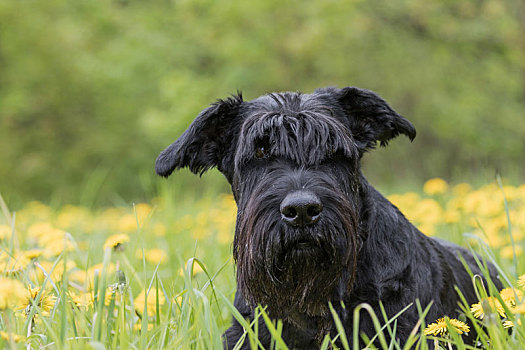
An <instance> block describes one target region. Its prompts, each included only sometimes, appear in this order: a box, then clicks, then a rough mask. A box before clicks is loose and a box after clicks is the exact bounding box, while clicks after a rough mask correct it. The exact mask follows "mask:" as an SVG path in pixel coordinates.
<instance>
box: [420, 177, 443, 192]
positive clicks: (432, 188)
mask: <svg viewBox="0 0 525 350" xmlns="http://www.w3.org/2000/svg"><path fill="white" fill-rule="evenodd" d="M447 191H448V184H447V182H446V181H445V180H443V179H441V178H438V177H436V178H434V179H430V180H428V181H427V182H425V184H424V185H423V192H425V193H426V194H428V195H431V196H432V195H435V194H443V193H445V192H447Z"/></svg>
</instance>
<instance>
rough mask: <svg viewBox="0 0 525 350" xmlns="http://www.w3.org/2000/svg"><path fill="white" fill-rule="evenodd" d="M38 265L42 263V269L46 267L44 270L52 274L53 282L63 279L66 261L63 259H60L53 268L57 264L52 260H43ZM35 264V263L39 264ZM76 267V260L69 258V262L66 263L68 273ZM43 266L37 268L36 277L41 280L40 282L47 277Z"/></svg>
mask: <svg viewBox="0 0 525 350" xmlns="http://www.w3.org/2000/svg"><path fill="white" fill-rule="evenodd" d="M37 264H38V265H40V267H41V268H42V269H44V271H45V272H46V274H47V275H50V278H51V280H52V281H53V282H60V281H62V277H63V275H64V261H63V260H61V261H59V262H58V263H57V264H56V266H55V268H54V269H53V266H54V265H55V264H54V263H52V262H49V261H41V262H39V263H37ZM37 264H35V265H37ZM75 267H76V264H75V262H74V261H72V260H68V261H67V263H66V267H65V268H66V273H67V272H68V271H71V270H73V269H74V268H75ZM41 268H37V269H36V278H37V280H38V281H39V282H40V283H43V282H44V280H45V278H46V275H45V274H44V271H42V269H41Z"/></svg>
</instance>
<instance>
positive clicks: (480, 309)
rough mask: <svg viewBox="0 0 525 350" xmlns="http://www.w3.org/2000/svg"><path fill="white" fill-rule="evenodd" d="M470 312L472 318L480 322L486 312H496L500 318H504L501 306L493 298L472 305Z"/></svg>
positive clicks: (503, 310)
mask: <svg viewBox="0 0 525 350" xmlns="http://www.w3.org/2000/svg"><path fill="white" fill-rule="evenodd" d="M470 311H471V312H472V314H473V315H474V317H476V318H479V319H480V320H481V319H483V317H485V313H486V312H487V311H490V312H494V311H496V312H497V313H498V314H499V315H500V316H501V317H505V309H504V308H503V306H502V305H501V303H500V302H499V300H498V299H496V298H494V297H488V298H487V299H483V300H482V301H480V302H479V303H476V304H472V306H471V307H470Z"/></svg>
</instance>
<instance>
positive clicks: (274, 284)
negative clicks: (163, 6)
mask: <svg viewBox="0 0 525 350" xmlns="http://www.w3.org/2000/svg"><path fill="white" fill-rule="evenodd" d="M399 134H403V135H405V136H407V137H408V138H409V139H410V140H413V139H414V137H415V136H416V131H415V128H414V126H413V125H412V124H411V123H410V122H409V121H408V120H406V119H405V118H404V117H402V116H401V115H399V114H398V113H396V112H395V111H394V110H393V109H392V108H391V107H390V106H389V105H388V104H387V103H386V102H385V101H384V100H383V99H381V98H380V97H379V96H377V95H376V94H375V93H373V92H371V91H368V90H363V89H359V88H355V87H347V88H343V89H336V88H324V89H318V90H316V91H315V92H314V93H313V94H300V93H274V94H268V95H265V96H261V97H259V98H257V99H255V100H253V101H249V102H244V101H243V99H242V97H241V96H240V94H239V95H238V96H234V97H231V98H229V99H226V100H219V101H218V102H216V103H214V104H213V105H212V106H211V107H209V108H207V109H205V110H204V111H203V112H201V113H200V114H199V116H197V118H196V119H195V120H194V121H193V123H192V124H191V125H190V127H189V128H188V130H186V131H185V132H184V134H183V135H182V136H181V137H180V138H179V139H178V140H177V141H175V142H174V143H173V144H172V145H170V146H169V147H168V148H167V149H166V150H164V151H163V152H162V153H161V154H160V155H159V157H158V159H157V163H156V171H157V173H158V174H159V175H162V176H169V175H170V174H171V173H172V171H173V170H174V169H178V168H183V167H188V168H189V169H190V170H191V171H192V172H194V173H197V174H202V173H203V172H204V171H206V170H207V169H209V168H211V167H214V166H216V167H218V169H219V170H220V171H221V172H222V173H223V174H224V175H225V177H226V179H227V180H228V182H229V183H230V184H231V187H232V191H233V195H234V197H235V200H236V202H237V206H238V214H237V225H236V229H235V238H234V244H233V256H234V258H235V261H236V264H237V286H238V290H237V293H236V296H235V301H234V303H235V306H236V307H237V309H238V310H239V312H240V313H241V314H242V315H243V316H244V317H246V318H249V319H253V317H254V315H253V314H254V307H255V306H256V305H257V304H261V305H264V306H266V307H267V309H266V310H267V312H268V314H269V315H270V316H271V317H273V318H279V319H282V320H283V322H284V328H283V337H284V339H285V341H286V342H287V343H288V344H289V345H290V347H294V348H298V349H311V348H315V347H317V346H319V344H320V341H321V340H322V339H323V337H324V335H325V334H327V333H332V334H335V333H336V331H335V326H334V323H333V320H332V315H331V313H330V311H329V309H328V302H331V303H332V304H333V306H334V308H335V309H336V311H337V313H338V315H339V317H340V318H341V320H342V322H343V324H344V326H345V329H346V330H347V333H348V334H347V336H348V337H349V338H350V337H351V335H352V331H351V329H352V312H353V309H354V308H355V306H357V305H358V304H360V303H364V302H365V303H368V304H370V305H371V306H372V307H373V308H374V310H375V311H376V313H377V314H378V315H380V314H381V312H380V306H379V303H380V302H381V303H382V304H383V305H384V307H385V309H386V313H387V315H388V316H389V317H392V316H393V315H395V314H396V313H397V312H399V311H400V310H402V309H403V308H404V307H405V306H407V305H408V304H410V303H415V301H416V299H419V301H420V302H421V304H422V305H423V306H426V305H428V304H429V303H431V302H432V303H433V305H432V307H431V308H430V311H429V313H428V315H427V317H426V320H427V321H428V322H432V321H434V320H435V319H437V318H438V317H441V316H443V315H449V316H452V317H453V316H455V315H457V313H458V302H459V298H458V296H457V294H456V292H455V290H454V286H458V287H459V289H460V290H461V291H462V292H463V294H464V296H465V297H466V299H467V301H468V302H471V303H474V302H476V296H475V293H474V289H473V287H472V282H471V278H470V276H469V274H468V273H467V272H466V270H465V269H464V267H463V265H462V263H461V261H460V259H459V258H458V253H460V255H462V256H463V257H465V259H466V261H467V262H468V263H469V266H470V269H471V270H472V271H473V273H475V274H480V275H481V274H482V273H481V271H480V269H479V268H478V266H477V264H476V263H475V261H474V258H473V257H472V255H471V254H470V252H468V251H467V250H465V249H463V248H460V247H458V246H456V245H453V244H451V243H447V242H444V241H440V240H437V239H434V238H430V237H427V236H425V235H423V234H422V233H421V232H419V230H418V229H417V228H416V227H414V226H413V225H412V224H411V223H410V222H409V221H408V220H407V219H406V218H405V217H404V216H403V214H402V213H401V212H399V210H398V209H397V208H396V207H395V206H394V205H393V204H391V203H390V202H389V201H388V200H387V199H385V198H384V197H383V196H382V195H381V194H379V193H378V192H377V191H376V190H375V189H374V188H373V187H372V186H371V185H370V184H369V183H368V182H367V180H366V179H365V177H364V176H363V175H362V173H361V170H360V167H359V162H360V159H361V157H362V156H363V154H364V153H365V152H366V151H368V150H371V149H373V148H374V147H375V146H376V145H377V143H378V142H379V143H380V145H382V146H385V145H386V144H387V143H388V141H389V140H391V139H392V138H394V137H396V136H397V135H399ZM290 193H295V194H299V195H302V194H303V193H307V195H305V198H315V199H316V201H319V203H320V204H321V208H322V212H321V213H320V214H319V217H316V220H315V222H314V221H312V222H310V223H309V224H308V225H299V226H298V225H291V224H290V223H289V222H287V220H285V219H286V218H284V217H283V215H285V214H284V212H283V209H282V203H283V201H284V199H285V198H286V197H287V196H288V195H289V194H290ZM489 268H490V271H491V278H492V280H493V281H494V282H495V283H496V284H497V287H501V285H500V283H499V282H498V279H497V277H496V273H495V271H494V268H493V267H492V266H489ZM341 301H342V302H343V303H341ZM342 304H344V306H345V307H343V306H342ZM418 318H419V315H418V312H417V309H416V307H415V306H413V307H411V308H409V309H408V310H407V311H406V312H404V313H403V314H402V315H401V316H400V317H399V318H398V321H397V333H396V336H397V337H398V338H399V340H400V341H401V342H403V341H404V340H405V339H406V338H407V337H408V335H409V333H410V332H411V331H412V329H413V328H414V326H415V325H416V323H417V320H418ZM261 322H262V321H261ZM360 331H362V332H365V333H366V334H367V335H368V336H369V337H370V336H373V335H374V334H375V330H374V328H373V326H372V322H371V319H370V318H369V317H367V316H366V315H365V314H364V313H363V317H362V321H361V323H360ZM243 332H244V330H243V328H242V327H241V326H240V324H239V323H238V322H237V321H236V320H233V325H232V326H231V327H230V328H229V329H228V330H227V331H226V333H225V347H226V348H228V349H230V348H233V347H234V346H235V344H236V343H237V341H238V339H239V338H240V337H241V336H242V335H243ZM259 338H260V341H261V343H262V344H263V345H265V346H269V344H270V335H269V333H268V331H267V329H266V328H265V327H264V324H263V323H261V327H260V328H259ZM244 348H249V344H248V342H247V341H246V342H245V343H244V345H243V349H244Z"/></svg>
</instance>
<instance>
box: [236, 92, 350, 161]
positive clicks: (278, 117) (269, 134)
mask: <svg viewBox="0 0 525 350" xmlns="http://www.w3.org/2000/svg"><path fill="white" fill-rule="evenodd" d="M272 99H273V97H272ZM296 101H297V100H296ZM280 102H282V101H280ZM274 106H275V107H276V108H275V109H272V110H268V109H265V110H257V109H252V113H251V114H250V115H248V116H247V117H246V119H245V121H244V124H243V126H242V129H241V134H240V138H239V144H240V145H242V147H238V151H237V155H236V162H237V164H240V162H242V161H243V160H244V161H246V160H248V159H252V158H253V155H254V154H255V148H256V147H258V146H260V145H261V140H265V142H264V143H265V144H267V148H268V149H266V151H267V152H268V153H269V154H270V155H272V156H274V157H284V158H287V159H290V160H292V161H294V162H296V163H299V164H306V165H316V164H320V163H322V162H324V161H325V160H326V158H327V157H329V156H331V155H332V154H333V153H335V152H339V153H341V154H343V155H344V156H346V157H349V158H355V157H357V156H358V152H357V148H356V145H355V143H354V142H353V140H352V136H351V134H350V132H349V131H348V130H347V129H346V127H345V126H344V125H343V124H342V123H341V122H339V121H338V120H337V119H336V118H334V117H333V113H332V112H330V111H329V108H327V107H326V106H322V105H320V106H319V107H320V108H312V107H309V108H304V109H302V110H301V109H297V106H293V107H294V108H285V106H284V105H278V104H276V105H274ZM279 106H280V107H279Z"/></svg>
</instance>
